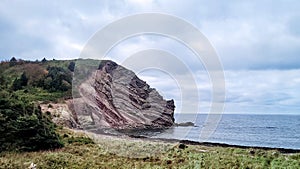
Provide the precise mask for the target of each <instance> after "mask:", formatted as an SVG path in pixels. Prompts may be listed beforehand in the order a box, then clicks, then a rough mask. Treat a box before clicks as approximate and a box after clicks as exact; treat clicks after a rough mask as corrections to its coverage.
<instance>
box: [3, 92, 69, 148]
mask: <svg viewBox="0 0 300 169" xmlns="http://www.w3.org/2000/svg"><path fill="white" fill-rule="evenodd" d="M8 95H9V94H8V93H7V92H6V93H5V92H1V91H0V103H1V104H0V135H1V137H0V152H1V151H11V150H12V151H36V150H46V149H55V148H59V147H62V146H63V143H62V142H61V141H60V138H59V135H58V134H57V133H56V125H55V124H54V123H53V122H52V121H51V119H50V117H49V116H47V115H46V114H43V113H42V112H41V108H40V107H37V106H35V105H34V104H32V103H30V102H29V101H27V100H22V101H21V100H18V99H16V98H12V96H8Z"/></svg>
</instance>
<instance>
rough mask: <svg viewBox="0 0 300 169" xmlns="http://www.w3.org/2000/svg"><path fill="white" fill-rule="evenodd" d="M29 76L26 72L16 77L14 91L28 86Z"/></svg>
mask: <svg viewBox="0 0 300 169" xmlns="http://www.w3.org/2000/svg"><path fill="white" fill-rule="evenodd" d="M27 83H28V78H27V76H26V74H25V72H23V73H22V75H21V77H20V78H15V80H14V82H13V85H12V89H13V90H14V91H17V90H21V89H22V88H23V87H24V86H27Z"/></svg>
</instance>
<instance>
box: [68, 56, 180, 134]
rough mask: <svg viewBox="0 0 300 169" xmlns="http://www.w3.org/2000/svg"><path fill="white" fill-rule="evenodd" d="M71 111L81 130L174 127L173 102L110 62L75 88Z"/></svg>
mask: <svg viewBox="0 0 300 169" xmlns="http://www.w3.org/2000/svg"><path fill="white" fill-rule="evenodd" d="M78 92H79V93H80V97H79V98H75V99H73V108H74V111H75V112H76V114H77V119H78V121H79V123H80V125H81V126H82V127H83V128H85V129H99V128H112V129H163V128H167V127H170V126H172V125H173V124H174V109H175V106H174V101H173V100H165V99H163V97H162V96H161V95H160V94H159V93H158V92H157V91H156V90H155V89H154V88H150V86H149V85H148V84H147V83H146V82H145V81H143V80H141V79H139V78H138V77H137V76H136V75H135V73H134V72H132V71H130V70H128V69H126V68H124V67H122V66H120V65H118V64H116V63H115V62H113V61H101V63H100V65H99V67H98V70H96V71H94V72H93V73H92V75H90V76H89V77H88V78H87V80H85V81H84V82H83V83H81V84H80V85H79V86H78Z"/></svg>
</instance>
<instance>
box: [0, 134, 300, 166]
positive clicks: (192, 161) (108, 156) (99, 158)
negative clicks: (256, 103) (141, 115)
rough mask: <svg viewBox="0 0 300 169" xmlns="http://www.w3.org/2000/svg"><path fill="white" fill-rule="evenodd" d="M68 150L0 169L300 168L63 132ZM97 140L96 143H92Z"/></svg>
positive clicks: (288, 162) (299, 157) (271, 157)
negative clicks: (30, 168)
mask: <svg viewBox="0 0 300 169" xmlns="http://www.w3.org/2000/svg"><path fill="white" fill-rule="evenodd" d="M60 133H61V135H62V137H63V140H64V143H65V147H64V148H61V149H57V150H54V151H40V152H23V153H16V152H15V153H14V152H7V153H1V156H0V168H3V169H4V168H5V169H7V168H14V169H15V168H28V166H29V165H30V164H31V163H32V162H33V163H34V164H36V165H37V168H51V169H52V168H72V169H76V168H295V169H296V168H300V154H282V153H280V152H278V151H275V150H268V151H267V150H260V149H241V148H230V147H227V148H226V147H217V146H201V145H185V146H183V145H182V144H179V143H176V142H174V143H167V142H159V141H147V140H146V141H143V140H142V139H128V138H120V137H112V136H99V137H97V136H95V135H90V136H89V137H88V136H87V135H86V134H83V133H80V132H73V131H70V130H67V129H63V130H61V131H60ZM90 137H93V138H94V139H93V140H94V141H93V140H92V139H90Z"/></svg>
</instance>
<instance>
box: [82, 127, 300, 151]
mask: <svg viewBox="0 0 300 169" xmlns="http://www.w3.org/2000/svg"><path fill="white" fill-rule="evenodd" d="M77 131H78V130H77ZM79 131H83V132H87V133H91V134H93V135H97V136H100V137H101V136H110V137H111V138H115V139H118V138H119V137H120V136H122V138H124V139H133V140H140V141H158V142H164V143H173V144H175V143H179V144H186V145H199V146H207V147H224V148H242V149H258V150H277V151H278V152H280V153H283V154H291V153H293V154H294V153H300V149H292V148H280V147H264V146H246V145H235V144H228V143H216V142H200V141H192V140H185V139H184V140H181V139H172V138H151V137H146V136H137V135H126V134H121V135H118V134H112V133H106V132H103V131H101V132H100V131H99V130H98V131H97V132H92V131H84V130H79Z"/></svg>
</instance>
